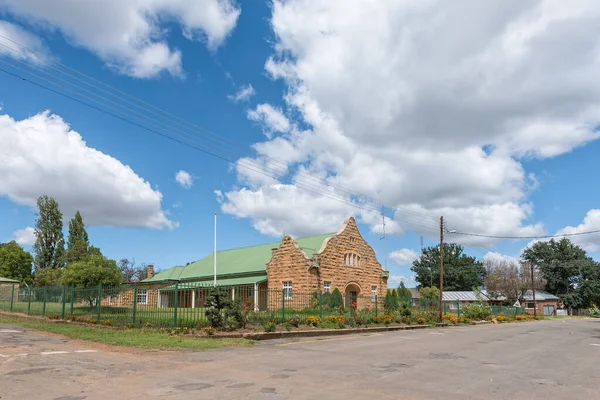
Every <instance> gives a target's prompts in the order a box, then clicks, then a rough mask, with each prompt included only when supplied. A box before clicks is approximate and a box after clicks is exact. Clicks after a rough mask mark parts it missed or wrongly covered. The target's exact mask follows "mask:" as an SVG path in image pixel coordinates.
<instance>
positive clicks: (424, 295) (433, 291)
mask: <svg viewBox="0 0 600 400" xmlns="http://www.w3.org/2000/svg"><path fill="white" fill-rule="evenodd" d="M419 297H420V298H421V299H425V300H439V299H440V289H438V288H436V287H435V286H431V287H422V288H421V289H419Z"/></svg>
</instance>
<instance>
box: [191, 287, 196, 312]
mask: <svg viewBox="0 0 600 400" xmlns="http://www.w3.org/2000/svg"><path fill="white" fill-rule="evenodd" d="M192 308H196V289H192Z"/></svg>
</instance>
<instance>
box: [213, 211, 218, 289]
mask: <svg viewBox="0 0 600 400" xmlns="http://www.w3.org/2000/svg"><path fill="white" fill-rule="evenodd" d="M213 273H214V286H217V213H215V249H214V252H213Z"/></svg>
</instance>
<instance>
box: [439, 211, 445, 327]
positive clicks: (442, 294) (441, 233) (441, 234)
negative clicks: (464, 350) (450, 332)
mask: <svg viewBox="0 0 600 400" xmlns="http://www.w3.org/2000/svg"><path fill="white" fill-rule="evenodd" d="M443 298H444V216H441V217H440V322H442V315H443V313H444V300H443Z"/></svg>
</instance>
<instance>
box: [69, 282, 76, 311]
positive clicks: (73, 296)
mask: <svg viewBox="0 0 600 400" xmlns="http://www.w3.org/2000/svg"><path fill="white" fill-rule="evenodd" d="M74 304H75V285H71V313H70V314H69V315H73V305H74Z"/></svg>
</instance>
